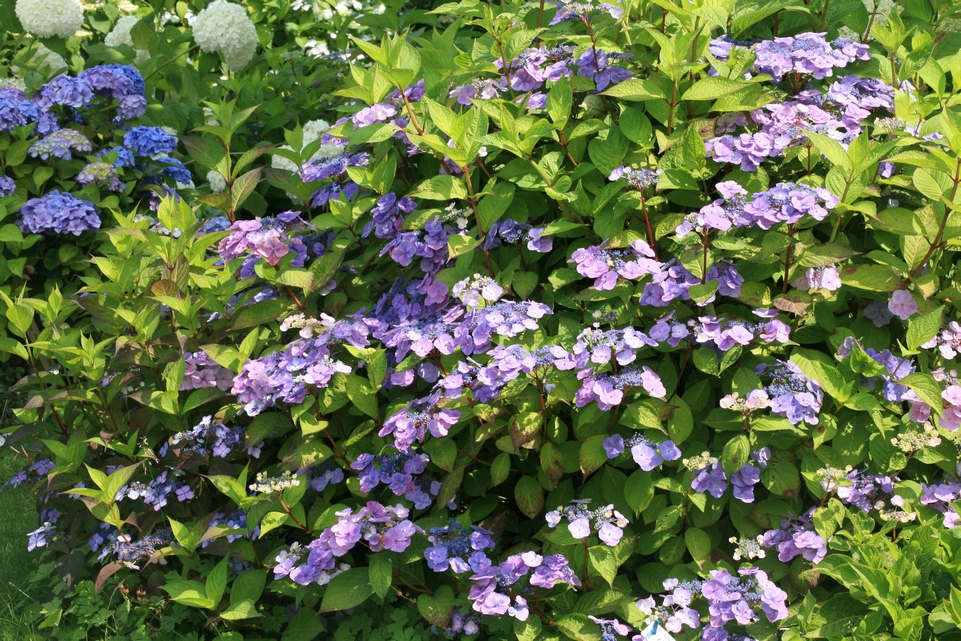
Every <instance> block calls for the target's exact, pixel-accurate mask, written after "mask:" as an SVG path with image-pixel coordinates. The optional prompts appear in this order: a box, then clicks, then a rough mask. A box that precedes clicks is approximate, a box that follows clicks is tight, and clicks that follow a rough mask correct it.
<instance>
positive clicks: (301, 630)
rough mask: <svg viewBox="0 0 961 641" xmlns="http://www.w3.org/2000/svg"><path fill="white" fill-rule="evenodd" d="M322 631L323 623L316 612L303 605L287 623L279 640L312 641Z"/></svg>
mask: <svg viewBox="0 0 961 641" xmlns="http://www.w3.org/2000/svg"><path fill="white" fill-rule="evenodd" d="M323 631H324V624H323V623H321V621H320V619H319V618H318V617H317V613H316V612H314V611H313V609H312V608H309V607H307V606H306V605H303V606H301V608H300V609H299V610H298V611H297V614H295V615H294V618H293V620H291V622H290V623H288V624H287V627H286V628H285V629H284V636H283V637H281V641H312V639H314V638H316V636H317V635H318V634H320V633H321V632H323Z"/></svg>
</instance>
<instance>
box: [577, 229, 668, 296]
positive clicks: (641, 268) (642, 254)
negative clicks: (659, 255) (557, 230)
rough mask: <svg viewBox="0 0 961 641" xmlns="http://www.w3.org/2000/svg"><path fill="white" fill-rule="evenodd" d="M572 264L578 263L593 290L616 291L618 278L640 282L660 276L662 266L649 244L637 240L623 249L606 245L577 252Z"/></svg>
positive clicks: (578, 270) (578, 269)
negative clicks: (648, 276) (591, 282)
mask: <svg viewBox="0 0 961 641" xmlns="http://www.w3.org/2000/svg"><path fill="white" fill-rule="evenodd" d="M569 262H572V263H575V265H576V267H575V269H576V270H577V273H578V274H580V275H581V276H585V277H587V278H593V279H594V284H593V287H594V289H596V290H598V291H605V290H608V289H614V286H615V285H617V281H618V277H621V278H626V279H627V280H637V279H639V278H640V277H642V276H646V275H649V274H659V273H661V270H662V268H663V263H659V262H658V261H657V260H656V259H655V258H654V250H653V249H651V246H650V245H648V244H647V243H646V242H644V241H641V240H637V241H634V242H633V243H631V246H630V247H627V248H624V249H606V248H604V246H603V245H601V246H591V247H585V248H581V249H577V250H575V251H574V253H573V254H571V260H570V261H569Z"/></svg>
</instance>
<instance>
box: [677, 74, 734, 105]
mask: <svg viewBox="0 0 961 641" xmlns="http://www.w3.org/2000/svg"><path fill="white" fill-rule="evenodd" d="M750 84H751V83H749V82H743V81H740V80H731V79H730V78H723V77H721V76H710V77H707V78H701V79H700V80H698V81H697V82H695V83H694V84H693V85H691V87H690V88H689V89H688V90H687V91H685V92H684V94H683V95H682V96H681V100H716V99H717V98H720V97H721V96H726V95H728V94H730V93H734V92H735V91H737V90H739V89H743V88H745V87H747V86H748V85H750Z"/></svg>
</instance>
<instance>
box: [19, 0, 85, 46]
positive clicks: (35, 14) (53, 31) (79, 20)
mask: <svg viewBox="0 0 961 641" xmlns="http://www.w3.org/2000/svg"><path fill="white" fill-rule="evenodd" d="M15 10H16V12H17V18H18V19H19V20H20V24H22V25H23V28H24V30H26V31H27V33H32V34H33V35H35V36H37V37H38V38H69V37H70V36H72V35H73V34H75V33H76V32H77V30H78V29H80V27H81V26H83V6H82V5H81V4H80V0H17V4H16V7H15Z"/></svg>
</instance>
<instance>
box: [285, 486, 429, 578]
mask: <svg viewBox="0 0 961 641" xmlns="http://www.w3.org/2000/svg"><path fill="white" fill-rule="evenodd" d="M409 513H410V512H409V510H408V509H407V508H406V507H404V506H403V505H396V506H390V505H381V504H380V503H377V502H376V501H368V502H367V504H366V505H365V506H363V507H361V508H360V509H359V510H357V511H356V512H355V511H353V510H351V509H350V508H347V509H343V510H339V511H338V512H336V515H337V517H338V518H339V521H338V523H337V524H336V525H333V526H331V527H329V528H327V529H325V530H324V531H323V532H322V533H321V534H320V536H319V537H317V538H316V539H314V540H313V541H311V543H310V544H309V545H307V546H306V548H302V547H301V546H300V545H299V544H296V543H295V544H293V545H292V546H291V547H290V549H289V550H286V551H283V552H281V553H280V554H279V555H278V556H277V558H276V562H277V565H276V566H274V578H275V579H280V578H283V577H290V579H291V580H292V581H294V582H295V583H298V584H300V585H310V584H317V585H326V584H327V583H329V582H330V580H331V579H332V578H333V577H334V576H336V575H337V574H339V573H341V572H343V571H344V570H346V569H349V567H350V566H349V565H346V564H338V563H337V559H338V558H339V557H342V556H344V555H345V554H347V553H348V552H350V551H351V550H352V549H353V548H354V547H355V546H356V545H357V544H358V543H360V542H361V541H363V542H364V545H365V546H366V547H367V548H368V549H370V550H371V551H372V552H380V551H382V550H390V551H391V552H403V551H405V550H406V549H407V548H408V547H410V543H411V537H412V536H413V535H414V534H416V533H418V532H421V533H423V530H422V529H421V528H419V527H417V526H416V525H414V524H413V523H412V522H411V521H410V519H408V518H407V517H408V515H409ZM305 555H306V558H304V556H305Z"/></svg>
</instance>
